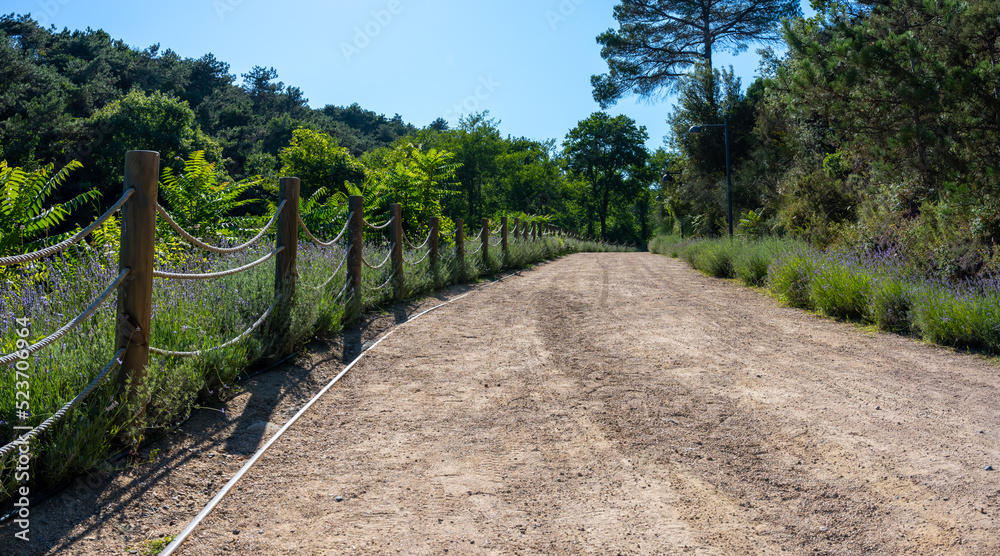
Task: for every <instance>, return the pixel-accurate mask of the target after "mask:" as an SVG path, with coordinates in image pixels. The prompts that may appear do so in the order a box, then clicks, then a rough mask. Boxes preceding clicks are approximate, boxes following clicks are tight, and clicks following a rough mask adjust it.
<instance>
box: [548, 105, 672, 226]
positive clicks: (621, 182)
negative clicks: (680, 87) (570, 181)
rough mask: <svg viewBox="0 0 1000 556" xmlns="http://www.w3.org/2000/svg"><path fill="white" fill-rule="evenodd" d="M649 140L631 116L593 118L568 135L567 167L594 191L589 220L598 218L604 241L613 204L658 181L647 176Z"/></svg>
mask: <svg viewBox="0 0 1000 556" xmlns="http://www.w3.org/2000/svg"><path fill="white" fill-rule="evenodd" d="M647 138H648V135H647V133H646V128H645V127H644V126H638V127H637V126H636V124H635V121H634V120H632V119H631V118H629V117H628V116H624V115H623V116H616V117H614V118H612V117H611V116H609V115H608V114H606V113H604V112H595V113H594V114H591V115H590V117H589V118H587V119H586V120H582V121H580V122H579V123H578V124H577V125H576V127H574V128H573V129H571V130H570V131H569V133H567V134H566V140H565V142H564V147H563V151H564V154H565V156H566V159H567V166H568V167H569V169H570V171H572V172H574V173H575V174H577V175H578V176H580V178H581V179H582V180H584V181H586V183H587V185H588V186H589V188H590V190H589V191H588V197H589V199H588V203H587V207H588V213H589V214H588V216H592V215H593V214H594V213H596V215H597V216H598V219H599V221H600V223H601V238H602V239H607V237H608V229H607V224H608V214H609V209H610V208H611V207H612V201H613V200H614V201H615V204H618V203H622V202H623V199H627V198H630V197H632V196H634V195H636V194H637V193H639V192H640V191H641V190H642V189H644V188H648V186H649V184H651V183H653V182H655V181H656V180H655V179H653V177H652V176H650V175H649V174H648V173H647V167H646V161H647V160H648V158H649V152H648V151H646V147H645V142H646V139H647ZM593 224H594V221H593V218H588V233H589V234H590V235H591V236H593V235H594V234H593V232H594V229H593Z"/></svg>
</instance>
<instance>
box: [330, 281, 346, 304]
mask: <svg viewBox="0 0 1000 556" xmlns="http://www.w3.org/2000/svg"><path fill="white" fill-rule="evenodd" d="M349 285H350V283H347V284H344V287H342V288H340V293H338V294H337V295H336V296H334V298H333V300H334V301H336V300H338V299H340V296H342V295H344V292H346V291H347V286H349Z"/></svg>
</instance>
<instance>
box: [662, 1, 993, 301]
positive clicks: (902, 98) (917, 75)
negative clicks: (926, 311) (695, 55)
mask: <svg viewBox="0 0 1000 556" xmlns="http://www.w3.org/2000/svg"><path fill="white" fill-rule="evenodd" d="M814 7H815V8H816V9H817V10H818V13H817V15H816V16H815V17H812V18H809V19H803V18H797V17H793V18H787V19H785V20H783V23H782V36H783V38H784V42H785V44H786V45H787V52H786V53H784V54H782V55H780V56H778V55H775V54H774V52H775V51H774V50H772V49H770V48H769V49H766V50H765V51H764V54H765V56H764V63H763V64H762V67H761V70H760V71H761V73H762V74H763V76H762V77H761V78H759V79H757V80H755V81H754V82H753V83H752V84H750V86H749V87H748V88H747V90H746V92H745V93H744V92H743V91H742V87H741V84H740V82H739V79H738V78H735V77H734V76H733V74H732V72H731V71H730V70H726V69H724V68H713V67H711V66H710V65H708V64H707V63H701V64H698V65H697V66H694V67H693V69H692V72H691V74H690V76H689V77H686V78H684V79H683V80H682V81H680V82H679V84H678V85H677V91H678V92H679V95H680V98H679V102H678V103H677V105H676V106H675V109H674V111H673V113H672V114H671V116H670V123H671V125H672V128H673V133H672V135H671V136H670V137H669V138H668V140H669V142H670V147H671V154H669V155H667V158H666V159H665V160H662V161H661V162H663V163H664V164H665V166H666V167H667V168H669V169H671V170H673V171H676V172H681V174H680V175H677V176H674V177H675V178H676V179H673V180H670V181H668V182H666V183H665V184H664V186H663V187H662V188H661V189H660V190H659V191H658V194H657V199H658V200H659V201H660V202H659V203H656V204H655V208H656V209H657V210H660V211H662V212H660V213H659V214H658V216H657V219H658V222H659V223H660V224H661V226H662V228H664V229H666V230H668V231H672V232H674V233H677V234H684V235H685V236H691V235H695V234H700V235H715V234H719V233H720V232H722V231H723V230H724V229H725V218H726V216H725V181H724V180H725V176H724V168H725V152H724V143H723V138H722V133H702V134H699V135H697V136H694V135H690V134H688V133H687V130H688V128H689V127H690V126H691V125H695V124H700V123H714V122H721V121H722V120H723V118H726V117H728V118H729V119H730V123H731V125H732V131H733V141H732V155H733V161H734V162H733V164H734V177H733V189H734V204H735V206H736V212H737V216H736V218H737V220H741V222H740V228H742V231H743V233H744V234H746V235H751V236H758V235H762V234H777V235H791V236H796V237H799V238H803V239H806V240H808V241H810V242H811V243H813V244H814V245H816V246H819V247H833V248H842V249H845V250H849V251H852V252H857V253H860V254H874V253H893V254H895V255H896V256H897V258H901V259H903V260H904V264H905V265H906V266H908V267H909V268H910V270H911V271H913V272H915V273H918V274H923V275H927V276H932V277H935V278H939V279H945V280H949V281H956V280H962V279H965V278H968V277H972V276H976V275H984V274H990V273H995V272H996V271H997V270H998V269H1000V250H998V248H997V243H998V241H1000V182H998V180H997V170H998V169H1000V93H998V91H1000V69H998V68H997V61H998V57H1000V4H998V3H997V2H994V1H992V0H970V1H966V2H958V1H952V0H931V1H923V0H885V1H880V2H863V3H859V2H844V3H837V2H825V1H815V2H814ZM741 217H742V218H741Z"/></svg>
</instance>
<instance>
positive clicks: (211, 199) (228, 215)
mask: <svg viewBox="0 0 1000 556" xmlns="http://www.w3.org/2000/svg"><path fill="white" fill-rule="evenodd" d="M183 163H184V164H183V169H182V170H181V172H180V173H177V172H175V171H174V170H173V168H169V167H167V168H164V169H163V173H162V175H161V176H160V191H161V192H162V193H163V198H164V200H165V201H166V203H167V210H169V211H170V215H171V217H173V219H174V221H176V222H177V223H178V224H179V225H180V226H181V227H182V228H184V229H185V230H186V231H188V232H189V233H191V234H192V235H194V236H195V237H198V238H200V239H203V240H213V239H218V238H222V237H229V238H233V237H236V236H237V235H239V232H240V230H239V228H240V227H241V225H242V224H244V223H245V222H244V220H245V219H238V218H235V217H234V215H233V213H234V212H235V211H236V210H237V209H239V208H240V207H244V206H246V205H249V204H252V203H256V202H259V201H260V200H259V199H254V198H245V197H246V195H245V194H246V192H247V191H249V190H251V189H253V188H255V187H260V186H261V185H262V182H263V180H262V179H261V178H259V177H255V178H250V179H246V180H242V181H239V182H235V183H234V182H230V181H225V178H224V177H223V176H222V175H220V172H219V171H218V170H217V169H216V167H215V164H214V163H211V162H208V161H207V160H206V159H205V153H204V152H203V151H196V152H194V153H192V154H191V156H189V157H188V159H187V160H185V161H183ZM163 229H164V230H165V228H163Z"/></svg>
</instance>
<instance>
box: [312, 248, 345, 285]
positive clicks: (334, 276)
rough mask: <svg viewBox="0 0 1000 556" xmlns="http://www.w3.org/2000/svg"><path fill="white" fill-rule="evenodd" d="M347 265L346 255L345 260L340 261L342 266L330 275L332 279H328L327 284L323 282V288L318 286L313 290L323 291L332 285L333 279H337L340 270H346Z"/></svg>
mask: <svg viewBox="0 0 1000 556" xmlns="http://www.w3.org/2000/svg"><path fill="white" fill-rule="evenodd" d="M345 264H347V254H346V253H345V254H344V258H343V259H341V261H340V266H338V267H337V270H334V271H333V274H331V275H330V278H328V279H327V281H326V282H323V285H322V286H318V287H316V288H313V289H315V290H317V291H318V290H321V289H323V288H325V287H327V286H328V285H329V284H330V282H333V279H334V278H336V277H337V274H338V273H339V272H340V269H342V268H344V265H345Z"/></svg>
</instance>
